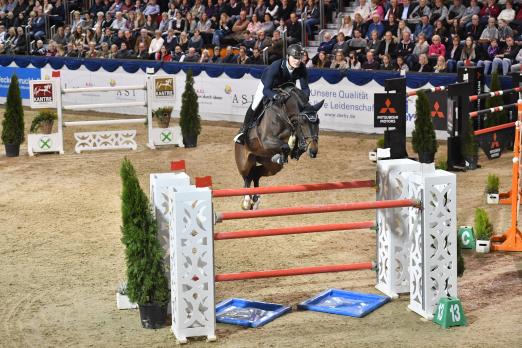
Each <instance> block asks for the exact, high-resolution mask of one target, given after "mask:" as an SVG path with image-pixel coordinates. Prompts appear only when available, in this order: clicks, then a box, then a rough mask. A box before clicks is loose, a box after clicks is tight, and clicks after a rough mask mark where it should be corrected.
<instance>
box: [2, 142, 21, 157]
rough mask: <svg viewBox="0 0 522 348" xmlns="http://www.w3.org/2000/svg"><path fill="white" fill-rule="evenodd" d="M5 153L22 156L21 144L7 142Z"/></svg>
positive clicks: (8, 155)
mask: <svg viewBox="0 0 522 348" xmlns="http://www.w3.org/2000/svg"><path fill="white" fill-rule="evenodd" d="M5 155H6V156H7V157H18V156H20V144H5Z"/></svg>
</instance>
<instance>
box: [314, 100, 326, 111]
mask: <svg viewBox="0 0 522 348" xmlns="http://www.w3.org/2000/svg"><path fill="white" fill-rule="evenodd" d="M323 104H324V99H323V100H321V101H320V102H319V103H317V104H315V105H314V106H312V107H313V108H314V110H315V111H316V112H317V111H319V110H321V108H322V107H323Z"/></svg>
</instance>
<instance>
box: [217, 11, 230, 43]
mask: <svg viewBox="0 0 522 348" xmlns="http://www.w3.org/2000/svg"><path fill="white" fill-rule="evenodd" d="M231 31H232V28H231V25H230V21H229V19H228V15H227V14H226V13H222V14H221V16H220V19H219V25H218V28H217V29H216V30H215V31H214V36H213V37H212V44H213V45H214V46H221V41H222V40H223V39H224V38H225V37H226V36H228V35H229V34H230V32H231Z"/></svg>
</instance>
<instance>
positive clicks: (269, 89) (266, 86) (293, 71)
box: [234, 44, 310, 144]
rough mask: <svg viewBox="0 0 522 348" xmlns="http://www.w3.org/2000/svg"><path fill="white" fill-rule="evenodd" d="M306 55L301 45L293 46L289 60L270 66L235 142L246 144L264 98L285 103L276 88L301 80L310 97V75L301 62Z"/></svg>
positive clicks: (276, 62)
mask: <svg viewBox="0 0 522 348" xmlns="http://www.w3.org/2000/svg"><path fill="white" fill-rule="evenodd" d="M303 54H304V49H303V47H301V45H299V44H293V45H290V46H288V49H287V56H288V57H287V59H278V60H276V61H275V62H273V63H272V64H270V66H269V67H268V68H267V69H265V71H264V72H263V75H262V76H261V83H259V85H258V86H257V90H256V94H255V96H254V100H253V101H252V104H251V105H250V107H249V108H248V111H247V113H246V115H245V120H244V121H243V125H242V126H241V129H240V130H239V133H238V134H237V135H236V137H235V138H234V141H235V142H236V143H238V144H244V143H245V134H246V133H247V130H248V127H249V125H250V123H252V121H254V120H255V116H256V115H257V113H258V112H259V111H260V110H259V109H261V108H260V107H259V105H260V104H261V101H262V100H263V98H270V99H273V100H274V101H276V102H282V101H284V96H283V95H281V94H277V93H276V92H275V91H274V88H277V87H279V86H281V85H282V84H284V83H287V82H292V83H295V82H296V81H297V80H299V82H300V84H301V90H302V91H303V92H304V93H306V95H307V96H308V97H309V96H310V88H309V87H308V73H307V71H306V67H305V65H304V64H303V63H302V62H301V59H302V57H303Z"/></svg>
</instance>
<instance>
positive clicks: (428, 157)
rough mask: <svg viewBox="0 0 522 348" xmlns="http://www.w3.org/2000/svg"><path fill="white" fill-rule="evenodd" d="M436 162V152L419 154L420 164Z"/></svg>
mask: <svg viewBox="0 0 522 348" xmlns="http://www.w3.org/2000/svg"><path fill="white" fill-rule="evenodd" d="M434 161H435V152H433V153H431V152H421V153H419V162H420V163H433V162H434Z"/></svg>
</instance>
